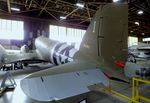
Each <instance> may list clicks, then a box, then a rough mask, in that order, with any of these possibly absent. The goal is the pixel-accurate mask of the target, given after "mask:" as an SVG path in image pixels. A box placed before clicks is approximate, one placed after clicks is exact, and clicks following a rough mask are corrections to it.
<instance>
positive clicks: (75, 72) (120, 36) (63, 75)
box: [20, 4, 128, 102]
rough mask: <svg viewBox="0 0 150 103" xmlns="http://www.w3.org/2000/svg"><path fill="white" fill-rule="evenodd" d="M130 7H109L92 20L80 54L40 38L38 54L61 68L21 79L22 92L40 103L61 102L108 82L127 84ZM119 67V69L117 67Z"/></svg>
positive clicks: (37, 44) (109, 5) (37, 47)
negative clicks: (40, 102) (43, 102)
mask: <svg viewBox="0 0 150 103" xmlns="http://www.w3.org/2000/svg"><path fill="white" fill-rule="evenodd" d="M127 35H128V6H127V4H107V5H105V6H104V7H103V8H102V9H99V10H98V11H97V12H96V14H95V16H94V18H93V19H92V21H91V23H90V25H89V27H88V29H87V31H86V33H85V35H84V37H83V40H82V43H81V45H80V49H79V51H76V50H75V49H74V48H73V47H71V46H67V44H65V43H60V42H58V41H54V40H50V39H48V38H44V37H38V38H37V39H36V41H35V46H36V49H38V52H39V53H38V54H39V55H41V57H42V58H44V59H45V60H49V61H50V62H52V63H54V64H56V65H58V66H54V67H52V68H48V69H46V70H42V71H38V72H35V73H32V74H30V75H28V76H27V77H25V78H24V79H23V80H21V82H20V85H21V88H22V90H23V92H24V93H25V94H26V95H27V96H29V97H30V98H32V99H34V100H38V101H48V102H53V101H60V100H63V99H67V98H71V97H74V96H80V95H81V94H86V93H88V92H89V91H90V90H89V89H88V87H89V86H91V85H97V84H99V83H102V84H103V85H105V86H108V84H109V83H108V80H109V79H113V80H117V81H122V82H126V81H125V80H126V77H125V75H124V74H123V71H124V70H123V69H120V68H119V67H124V63H125V61H126V58H127V54H128V53H127ZM117 66H118V67H117Z"/></svg>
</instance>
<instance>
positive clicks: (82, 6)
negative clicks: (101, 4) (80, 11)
mask: <svg viewBox="0 0 150 103" xmlns="http://www.w3.org/2000/svg"><path fill="white" fill-rule="evenodd" d="M76 6H78V7H80V8H84V3H76Z"/></svg>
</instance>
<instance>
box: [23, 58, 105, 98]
mask: <svg viewBox="0 0 150 103" xmlns="http://www.w3.org/2000/svg"><path fill="white" fill-rule="evenodd" d="M98 83H103V84H104V85H108V78H107V77H106V76H105V75H104V73H103V72H102V71H101V70H100V68H96V67H95V66H93V65H91V64H90V63H88V62H81V61H80V62H79V61H74V62H70V63H67V64H64V65H61V66H56V67H53V68H51V69H46V70H43V71H39V72H36V73H33V74H31V75H29V76H27V77H26V78H24V79H23V80H21V88H22V90H23V91H24V93H25V94H26V95H27V96H29V97H31V98H32V99H34V100H38V101H54V100H62V99H66V98H69V97H72V96H77V95H79V94H83V93H87V92H89V89H88V86H91V85H94V84H98Z"/></svg>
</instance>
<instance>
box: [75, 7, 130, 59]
mask: <svg viewBox="0 0 150 103" xmlns="http://www.w3.org/2000/svg"><path fill="white" fill-rule="evenodd" d="M127 34H128V6H127V4H108V5H105V6H104V7H103V8H102V9H101V10H98V11H97V12H96V14H95V17H94V18H93V20H92V21H91V24H90V25H89V27H88V29H87V31H86V33H85V35H84V38H83V40H82V43H81V46H80V50H79V52H78V54H77V57H78V58H81V57H82V55H83V54H85V55H86V56H88V57H89V58H91V59H94V60H98V59H99V58H100V57H103V59H104V60H105V61H108V62H112V61H114V59H121V60H123V61H125V60H126V56H127V51H126V52H124V50H127Z"/></svg>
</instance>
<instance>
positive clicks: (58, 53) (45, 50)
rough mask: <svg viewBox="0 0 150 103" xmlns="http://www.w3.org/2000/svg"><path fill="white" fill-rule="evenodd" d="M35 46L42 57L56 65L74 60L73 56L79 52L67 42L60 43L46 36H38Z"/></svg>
mask: <svg viewBox="0 0 150 103" xmlns="http://www.w3.org/2000/svg"><path fill="white" fill-rule="evenodd" d="M35 47H36V49H37V53H38V54H39V56H40V57H41V58H42V59H44V60H47V61H50V62H51V63H53V64H56V65H59V64H64V63H67V62H70V61H73V56H74V54H75V53H76V52H77V49H75V48H74V47H73V46H71V45H67V43H60V42H58V41H55V40H50V39H48V38H45V37H38V38H37V39H36V40H35Z"/></svg>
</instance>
